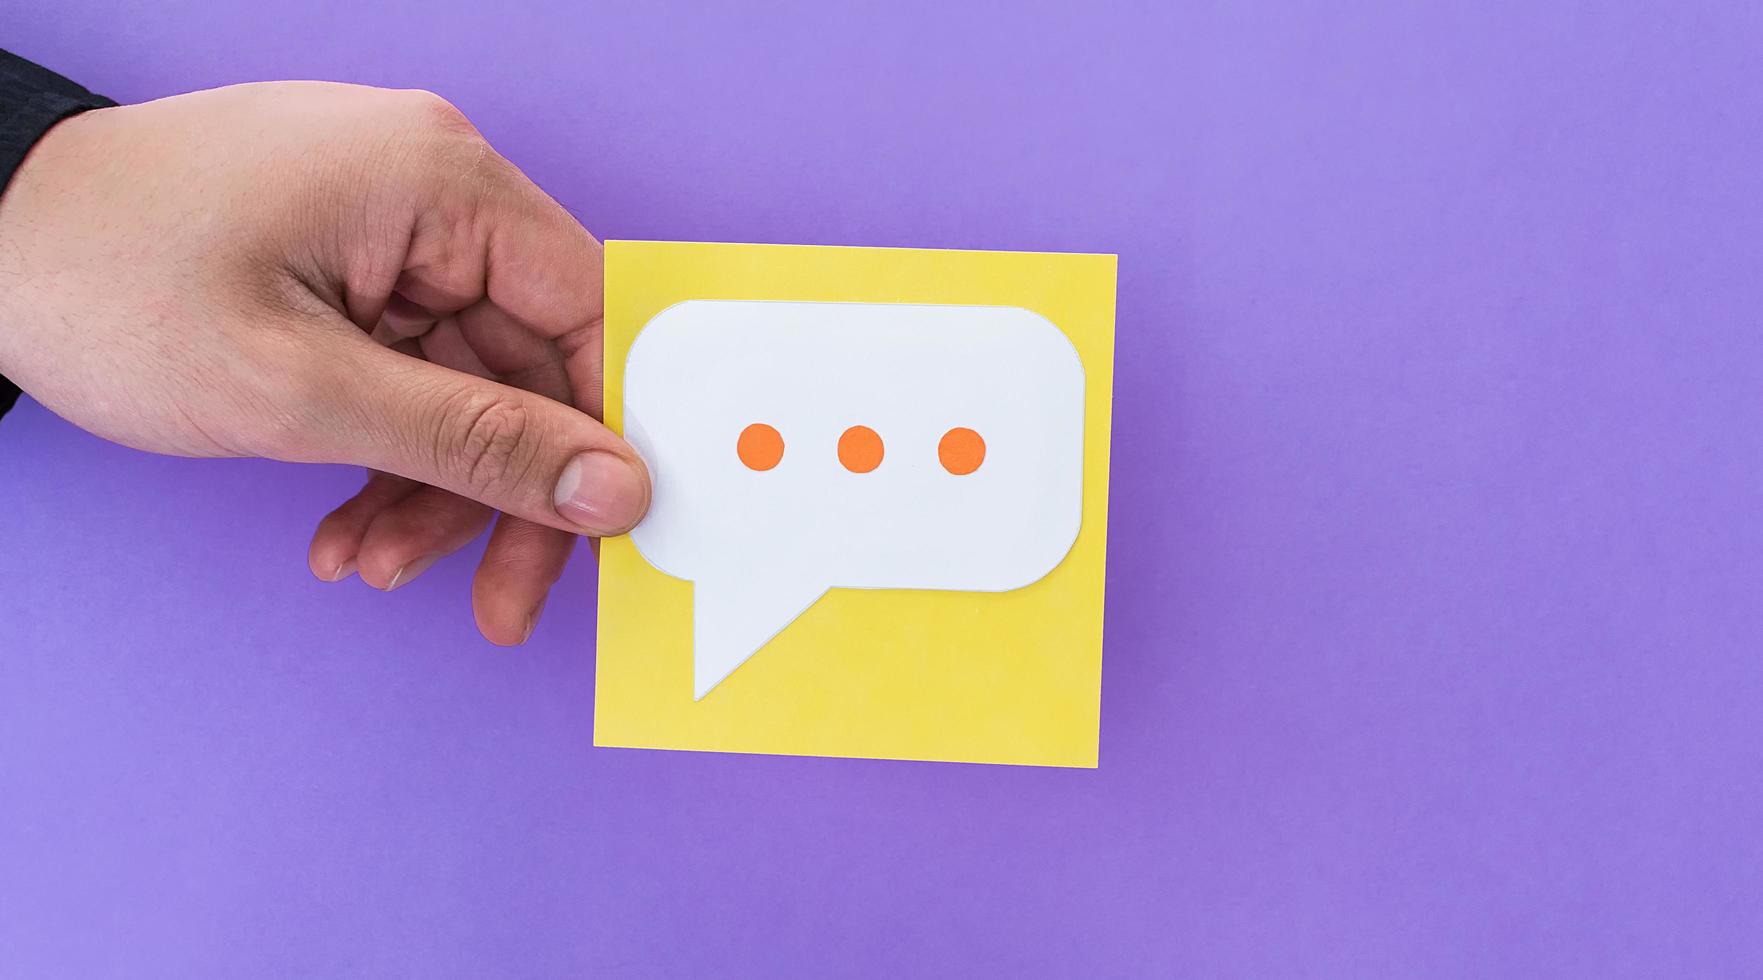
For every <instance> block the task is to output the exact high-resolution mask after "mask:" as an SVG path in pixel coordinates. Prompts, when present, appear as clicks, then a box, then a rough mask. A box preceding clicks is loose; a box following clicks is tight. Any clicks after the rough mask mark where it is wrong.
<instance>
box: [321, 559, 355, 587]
mask: <svg viewBox="0 0 1763 980" xmlns="http://www.w3.org/2000/svg"><path fill="white" fill-rule="evenodd" d="M354 574H355V559H353V558H351V559H349V560H348V561H346V562H343V563H342V564H340V565H338V566H337V570H336V571H334V572H332V573H331V577H330V578H328V579H325V581H327V582H341V581H342V580H344V579H346V578H348V577H349V576H351V575H354Z"/></svg>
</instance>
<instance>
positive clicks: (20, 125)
mask: <svg viewBox="0 0 1763 980" xmlns="http://www.w3.org/2000/svg"><path fill="white" fill-rule="evenodd" d="M115 104H116V103H114V102H112V101H110V100H109V99H107V98H105V97H104V96H102V95H93V94H92V93H91V92H88V91H86V90H85V89H83V88H81V87H79V86H78V85H75V84H74V83H72V82H70V81H68V80H67V79H65V78H62V77H61V76H60V75H57V74H55V73H54V72H52V71H50V70H48V69H47V68H39V67H37V66H36V65H33V64H31V63H30V62H28V61H26V60H24V59H23V58H20V57H18V56H17V55H14V54H11V53H10V52H7V51H5V50H3V49H0V194H4V193H6V185H7V184H8V183H10V182H11V181H12V174H13V172H14V171H16V170H17V169H18V167H19V164H22V163H24V157H25V154H26V153H29V152H30V150H31V147H32V146H33V145H34V144H35V143H36V142H37V140H38V139H40V138H41V137H42V135H43V134H44V133H46V132H48V131H49V127H50V126H53V125H55V124H56V123H58V122H60V121H61V120H63V119H66V118H67V117H68V116H71V115H74V114H75V113H78V112H84V111H85V110H87V109H102V108H104V107H105V106H113V105H115ZM4 327H5V324H0V329H4ZM16 401H18V387H17V386H15V385H14V384H13V383H12V382H10V381H7V380H6V379H5V378H3V377H0V415H5V414H6V410H7V409H9V408H11V407H12V406H13V403H14V402H16Z"/></svg>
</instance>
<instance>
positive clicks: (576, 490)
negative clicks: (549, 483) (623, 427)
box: [551, 450, 643, 534]
mask: <svg viewBox="0 0 1763 980" xmlns="http://www.w3.org/2000/svg"><path fill="white" fill-rule="evenodd" d="M551 501H552V503H553V504H555V505H556V507H557V514H558V516H560V517H562V518H563V519H564V520H566V521H568V522H570V523H571V524H574V525H576V526H577V527H580V528H582V529H583V530H586V531H589V532H591V533H594V534H619V533H622V532H623V531H624V530H625V529H627V528H629V527H630V526H631V525H633V524H635V523H636V522H637V518H638V517H641V516H642V513H641V512H642V509H643V477H642V475H641V474H639V473H638V472H637V467H636V465H635V464H633V463H632V462H631V461H630V460H627V459H625V458H623V457H621V456H615V455H613V454H612V453H608V452H602V451H599V450H594V451H592V452H585V453H582V454H581V455H579V456H577V457H576V458H574V459H572V460H570V461H569V465H568V466H565V467H564V468H563V475H562V476H561V477H559V478H558V480H557V490H556V492H555V493H554V494H552V496H551Z"/></svg>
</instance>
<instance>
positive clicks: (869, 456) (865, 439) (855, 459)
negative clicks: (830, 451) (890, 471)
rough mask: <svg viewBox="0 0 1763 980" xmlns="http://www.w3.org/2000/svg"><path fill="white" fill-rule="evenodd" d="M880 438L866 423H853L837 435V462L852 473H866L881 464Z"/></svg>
mask: <svg viewBox="0 0 1763 980" xmlns="http://www.w3.org/2000/svg"><path fill="white" fill-rule="evenodd" d="M881 461H882V440H881V436H878V435H876V434H875V430H874V429H872V428H870V427H869V426H867V425H853V426H851V427H850V428H849V429H846V430H845V434H844V435H842V436H839V462H841V463H843V464H845V469H848V470H850V471H851V472H853V473H868V472H869V471H870V470H873V469H875V468H876V467H877V466H880V465H881Z"/></svg>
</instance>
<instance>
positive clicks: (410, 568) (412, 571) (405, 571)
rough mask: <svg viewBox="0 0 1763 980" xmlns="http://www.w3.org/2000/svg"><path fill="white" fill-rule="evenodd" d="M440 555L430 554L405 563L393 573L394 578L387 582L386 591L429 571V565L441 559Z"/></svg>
mask: <svg viewBox="0 0 1763 980" xmlns="http://www.w3.org/2000/svg"><path fill="white" fill-rule="evenodd" d="M440 557H441V556H440V555H429V556H427V557H424V558H418V559H416V560H415V561H413V562H410V563H408V564H406V565H404V566H403V567H402V568H399V569H398V570H397V571H395V572H393V573H392V580H391V581H390V582H388V583H386V591H387V592H390V591H392V590H393V589H395V588H397V587H398V586H400V585H405V584H407V583H409V582H410V581H411V580H412V579H414V578H416V577H417V576H418V575H421V574H422V573H423V572H426V571H428V569H429V566H430V565H433V564H434V563H435V562H436V561H438V560H440Z"/></svg>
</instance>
